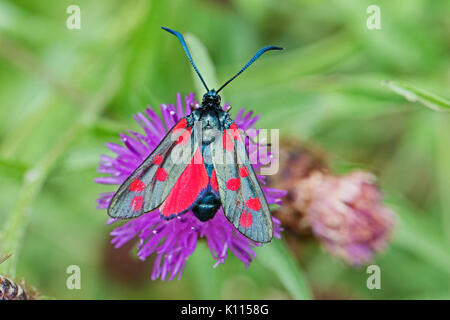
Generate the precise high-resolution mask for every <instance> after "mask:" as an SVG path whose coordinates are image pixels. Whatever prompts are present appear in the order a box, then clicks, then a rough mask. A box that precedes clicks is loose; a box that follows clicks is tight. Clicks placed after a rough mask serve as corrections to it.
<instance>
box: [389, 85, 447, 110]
mask: <svg viewBox="0 0 450 320" xmlns="http://www.w3.org/2000/svg"><path fill="white" fill-rule="evenodd" d="M383 85H385V86H387V87H388V88H389V89H391V90H392V91H394V92H395V93H397V94H399V95H401V96H403V97H405V99H406V100H408V101H411V102H419V103H421V104H423V105H424V106H425V107H428V108H430V109H432V110H434V111H450V101H448V100H446V99H444V98H442V97H439V96H437V95H434V94H432V93H430V92H427V91H425V90H422V89H418V88H415V87H413V86H411V85H409V84H406V83H402V82H395V81H383Z"/></svg>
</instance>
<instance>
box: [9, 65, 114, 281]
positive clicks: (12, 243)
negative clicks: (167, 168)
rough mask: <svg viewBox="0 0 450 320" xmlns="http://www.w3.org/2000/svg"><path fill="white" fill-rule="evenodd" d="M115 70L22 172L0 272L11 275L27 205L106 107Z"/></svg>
mask: <svg viewBox="0 0 450 320" xmlns="http://www.w3.org/2000/svg"><path fill="white" fill-rule="evenodd" d="M117 71H118V69H113V71H111V73H110V74H109V76H108V78H107V80H106V81H105V85H104V86H103V88H102V89H100V90H99V93H98V94H97V95H96V96H95V97H94V98H93V99H92V100H91V101H90V102H88V105H87V107H86V108H85V109H83V112H82V113H81V114H80V116H79V117H78V118H77V119H76V120H75V121H74V123H73V124H72V125H71V126H70V127H69V128H68V129H67V130H66V132H65V133H64V134H63V135H62V136H61V138H60V139H59V140H58V142H57V143H56V144H55V145H54V146H53V148H51V149H50V150H49V151H48V152H47V153H46V154H45V155H44V156H43V158H42V159H40V160H39V161H38V162H37V163H36V165H35V166H33V167H32V168H30V169H29V170H28V171H27V172H26V173H25V175H24V178H23V184H22V187H21V190H20V192H19V198H18V199H17V201H16V205H15V207H14V208H13V209H12V211H11V213H10V214H9V218H8V220H7V221H6V223H5V226H4V229H3V232H2V234H1V235H0V244H1V246H2V251H3V252H5V253H13V256H12V257H11V258H10V259H8V260H7V261H6V262H4V263H3V264H1V265H0V273H3V274H8V275H9V276H11V277H15V274H16V261H17V256H18V254H17V252H18V250H19V249H20V248H19V244H20V242H21V239H22V236H23V233H24V230H25V228H26V226H27V225H28V221H29V212H30V211H31V206H32V204H33V203H34V201H35V199H36V196H37V195H38V194H39V192H40V190H41V188H42V186H43V184H44V182H45V181H46V179H47V177H48V174H49V173H50V171H51V170H52V168H53V167H54V165H55V164H56V162H57V160H58V159H59V158H60V157H61V155H63V154H64V152H65V151H66V150H67V149H68V148H69V147H70V145H71V144H72V143H73V141H75V140H76V138H77V137H79V136H80V134H81V133H83V132H84V131H85V130H86V129H87V128H89V127H90V126H92V125H93V124H94V123H95V121H96V119H97V117H98V115H99V114H100V113H101V112H102V110H103V109H104V108H105V107H106V105H107V103H108V101H109V100H110V99H111V98H112V96H113V94H114V93H115V92H116V89H117V88H118V87H119V79H120V77H118V76H117Z"/></svg>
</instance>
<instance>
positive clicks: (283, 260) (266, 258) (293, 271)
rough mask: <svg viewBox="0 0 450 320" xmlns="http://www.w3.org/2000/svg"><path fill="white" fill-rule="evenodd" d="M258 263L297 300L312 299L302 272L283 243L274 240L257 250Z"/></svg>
mask: <svg viewBox="0 0 450 320" xmlns="http://www.w3.org/2000/svg"><path fill="white" fill-rule="evenodd" d="M257 254H258V261H259V262H260V263H262V264H263V265H264V266H266V267H267V268H268V269H270V270H271V271H272V272H273V273H275V275H276V276H277V277H278V279H279V280H280V282H281V283H282V284H283V286H284V287H285V288H286V290H287V291H288V292H289V293H290V295H291V296H292V298H294V299H297V300H310V299H312V298H313V295H312V293H311V290H310V288H309V285H308V282H307V281H306V277H305V275H304V273H303V271H302V270H301V269H300V267H299V266H298V264H297V262H296V261H295V259H294V258H293V257H292V254H291V253H290V252H289V250H288V248H287V247H286V245H285V243H284V241H282V240H276V239H275V240H274V241H273V242H272V243H270V244H268V245H265V246H263V247H262V248H260V249H259V250H257Z"/></svg>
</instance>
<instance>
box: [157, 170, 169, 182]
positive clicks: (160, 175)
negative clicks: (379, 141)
mask: <svg viewBox="0 0 450 320" xmlns="http://www.w3.org/2000/svg"><path fill="white" fill-rule="evenodd" d="M166 179H167V171H166V170H164V168H158V170H156V180H158V181H165V180H166Z"/></svg>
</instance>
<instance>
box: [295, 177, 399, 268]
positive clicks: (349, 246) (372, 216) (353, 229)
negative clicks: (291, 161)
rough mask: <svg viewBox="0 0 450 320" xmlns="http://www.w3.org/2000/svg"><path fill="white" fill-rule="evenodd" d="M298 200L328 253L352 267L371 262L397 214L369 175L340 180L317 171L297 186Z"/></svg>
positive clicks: (388, 233)
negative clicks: (382, 199) (385, 203)
mask: <svg viewBox="0 0 450 320" xmlns="http://www.w3.org/2000/svg"><path fill="white" fill-rule="evenodd" d="M295 201H296V206H297V207H298V208H300V209H301V211H302V212H304V214H305V215H306V219H307V221H308V222H309V224H310V226H311V228H312V231H313V233H314V234H315V236H316V237H318V238H319V239H320V240H321V241H322V242H323V244H324V245H325V247H326V248H327V249H328V251H330V252H331V253H332V254H334V255H336V256H338V257H340V258H342V259H344V260H345V261H347V262H348V263H350V264H352V265H361V264H364V263H368V262H370V261H371V260H372V259H373V255H374V253H375V252H378V251H381V250H383V249H384V248H385V247H386V245H387V243H388V241H389V239H390V236H391V232H392V229H393V226H394V213H393V212H392V211H391V210H390V209H388V208H386V207H385V206H383V204H382V202H381V193H380V191H379V189H378V187H377V186H376V184H375V178H374V177H373V176H372V175H371V174H369V173H367V172H363V171H354V172H352V173H350V174H348V175H345V176H340V177H337V176H332V175H329V174H326V173H323V172H321V171H315V172H313V173H312V174H311V175H310V176H309V177H308V178H307V179H305V180H303V181H301V182H300V183H299V184H298V188H297V191H296V200H295Z"/></svg>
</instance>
